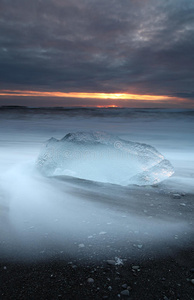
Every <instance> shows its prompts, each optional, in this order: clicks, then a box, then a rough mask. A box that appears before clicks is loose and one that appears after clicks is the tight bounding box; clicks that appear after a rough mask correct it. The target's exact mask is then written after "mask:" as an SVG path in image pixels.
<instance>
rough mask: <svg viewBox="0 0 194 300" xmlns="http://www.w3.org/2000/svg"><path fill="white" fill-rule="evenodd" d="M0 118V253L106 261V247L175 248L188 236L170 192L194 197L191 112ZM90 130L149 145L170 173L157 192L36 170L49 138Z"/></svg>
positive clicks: (13, 113)
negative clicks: (165, 161)
mask: <svg viewBox="0 0 194 300" xmlns="http://www.w3.org/2000/svg"><path fill="white" fill-rule="evenodd" d="M0 116H1V119H0V226H1V227H0V233H1V236H0V255H2V256H6V255H7V256H12V255H15V256H22V255H24V256H28V257H33V256H39V257H44V256H47V255H48V256H49V255H53V253H54V254H55V253H71V254H73V253H74V255H79V254H80V253H81V254H83V252H84V251H85V252H86V253H94V252H95V253H96V255H105V253H107V249H112V251H114V253H115V255H116V254H118V255H119V249H120V251H125V252H129V253H130V251H132V249H133V251H134V249H136V248H137V249H146V245H150V243H151V244H152V245H157V243H161V242H165V243H166V242H167V244H168V243H169V244H173V243H174V237H175V236H177V235H178V236H180V235H182V236H185V232H186V234H187V233H188V232H190V230H191V228H190V225H191V216H190V217H189V218H187V217H186V215H185V216H184V215H180V211H179V209H178V208H179V206H176V203H175V202H173V200H172V198H171V197H170V196H169V193H170V192H180V193H181V192H184V193H193V192H194V155H193V149H194V139H193V134H194V114H193V112H190V111H170V110H167V111H165V110H161V111H160V110H149V109H147V110H142V111H141V110H132V109H131V110H129V109H128V110H122V111H121V110H113V111H111V110H106V109H105V110H103V109H101V110H83V109H82V110H77V111H76V110H72V111H71V110H68V111H66V110H49V109H48V110H46V109H45V110H43V109H40V110H38V109H37V110H30V111H29V110H27V109H23V110H21V109H19V110H18V109H12V110H9V109H3V110H0ZM87 130H93V131H106V132H108V133H110V134H114V135H118V136H119V137H120V138H124V139H126V140H131V141H136V142H141V143H146V144H150V145H152V146H154V147H156V149H157V150H159V151H160V152H161V153H162V154H163V155H164V156H165V157H166V158H167V159H169V160H170V162H171V163H172V164H173V166H174V168H175V174H174V175H173V176H172V177H171V178H170V179H168V180H166V181H164V182H163V184H162V188H160V187H159V188H151V187H150V188H149V187H147V188H144V189H139V188H134V187H126V188H124V187H120V186H116V185H106V184H100V183H95V182H93V183H91V182H87V181H76V179H75V180H73V179H71V178H63V180H57V179H48V178H44V177H43V176H41V175H40V174H39V173H38V172H37V171H36V169H35V167H34V166H35V161H36V159H37V156H38V154H39V151H40V149H41V147H42V145H43V143H44V142H45V141H46V140H47V139H49V138H51V137H55V138H58V139H61V138H62V137H63V136H65V135H66V134H67V133H69V132H76V131H87ZM191 199H192V196H191ZM180 201H182V202H183V200H182V199H181V200H180ZM178 205H179V203H178ZM134 245H135V246H134ZM141 251H143V250H141ZM110 252H111V250H110ZM93 256H95V255H94V254H93Z"/></svg>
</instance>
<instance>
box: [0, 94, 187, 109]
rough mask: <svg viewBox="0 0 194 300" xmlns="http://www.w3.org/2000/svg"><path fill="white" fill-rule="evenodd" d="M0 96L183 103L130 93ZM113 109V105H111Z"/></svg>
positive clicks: (167, 97)
mask: <svg viewBox="0 0 194 300" xmlns="http://www.w3.org/2000/svg"><path fill="white" fill-rule="evenodd" d="M0 96H10V97H60V98H81V99H87V98H89V99H112V100H141V101H169V100H175V101H184V99H183V98H178V97H171V96H166V95H162V96H161V95H139V94H130V93H115V94H114V93H77V92H70V93H63V92H41V91H26V90H24V91H23V90H0ZM112 107H114V105H112Z"/></svg>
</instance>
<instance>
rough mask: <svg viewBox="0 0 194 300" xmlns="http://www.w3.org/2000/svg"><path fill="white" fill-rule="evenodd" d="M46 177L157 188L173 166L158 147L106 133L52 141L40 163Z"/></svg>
mask: <svg viewBox="0 0 194 300" xmlns="http://www.w3.org/2000/svg"><path fill="white" fill-rule="evenodd" d="M37 168H38V169H39V170H40V172H41V173H42V174H43V175H45V176H57V175H67V176H72V177H77V178H81V179H86V180H92V181H98V182H106V183H112V184H119V185H124V186H126V185H129V184H137V185H153V184H157V183H159V182H160V181H163V180H164V179H166V178H168V177H170V176H171V175H172V174H173V173H174V170H173V167H172V165H171V163H170V162H169V161H168V160H166V159H165V158H164V156H163V155H162V154H161V153H159V152H158V151H157V150H156V149H155V148H154V147H152V146H150V145H147V144H141V143H136V142H131V141H126V140H123V139H120V138H118V137H117V136H113V135H109V134H107V133H104V132H76V133H68V134H67V135H66V136H65V137H64V138H62V139H61V140H57V139H55V138H51V139H49V140H48V141H47V142H46V143H45V145H44V147H43V149H42V151H41V153H40V154H39V157H38V160H37Z"/></svg>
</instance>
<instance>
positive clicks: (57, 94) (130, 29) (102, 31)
mask: <svg viewBox="0 0 194 300" xmlns="http://www.w3.org/2000/svg"><path fill="white" fill-rule="evenodd" d="M0 105H26V106H36V107H37V106H98V107H104V106H113V107H114V106H119V107H168V108H169V107H173V108H194V1H191V0H33V1H32V0H17V1H15V0H0Z"/></svg>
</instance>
